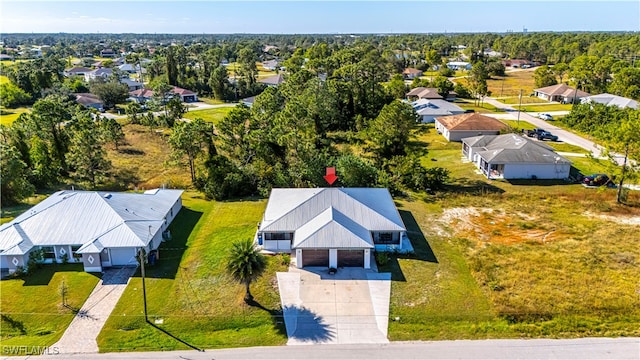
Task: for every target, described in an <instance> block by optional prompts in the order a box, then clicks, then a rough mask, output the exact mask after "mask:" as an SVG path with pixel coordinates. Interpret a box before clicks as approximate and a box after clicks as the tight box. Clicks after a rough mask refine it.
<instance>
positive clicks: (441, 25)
mask: <svg viewBox="0 0 640 360" xmlns="http://www.w3.org/2000/svg"><path fill="white" fill-rule="evenodd" d="M523 28H527V29H528V30H529V31H640V1H637V0H631V1H588V0H581V1H578V0H573V1H520V0H512V1H456V0H449V1H428V0H424V1H309V0H307V1H284V2H276V1H211V0H209V1H180V2H178V1H118V0H116V1H110V2H103V1H102V2H101V1H91V0H84V1H67V2H60V1H45V0H42V1H15V0H9V1H8V0H0V32H1V33H12V32H28V33H31V32H34V33H39V32H69V33H72V32H76V33H87V32H90V33H96V32H101V33H208V34H212V33H276V34H282V33H285V34H292V33H293V34H295V33H442V32H505V31H507V30H513V31H516V32H519V31H522V29H523Z"/></svg>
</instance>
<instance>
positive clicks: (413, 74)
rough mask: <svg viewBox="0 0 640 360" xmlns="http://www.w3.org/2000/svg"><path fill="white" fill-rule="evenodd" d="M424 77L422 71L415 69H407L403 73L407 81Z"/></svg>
mask: <svg viewBox="0 0 640 360" xmlns="http://www.w3.org/2000/svg"><path fill="white" fill-rule="evenodd" d="M420 76H422V71H421V70H418V69H414V68H406V69H404V70H403V71H402V77H404V78H405V79H407V80H413V79H415V78H417V77H420Z"/></svg>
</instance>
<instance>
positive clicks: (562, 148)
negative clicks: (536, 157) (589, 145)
mask: <svg viewBox="0 0 640 360" xmlns="http://www.w3.org/2000/svg"><path fill="white" fill-rule="evenodd" d="M545 144H547V145H549V146H551V147H552V148H554V150H555V151H559V152H567V153H578V154H588V153H589V152H588V151H587V150H585V149H583V148H581V147H580V146H576V145H573V144H568V143H565V142H556V141H545Z"/></svg>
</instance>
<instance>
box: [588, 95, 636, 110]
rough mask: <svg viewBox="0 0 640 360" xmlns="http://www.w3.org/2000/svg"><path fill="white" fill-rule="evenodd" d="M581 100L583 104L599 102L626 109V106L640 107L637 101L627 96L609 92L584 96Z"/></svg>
mask: <svg viewBox="0 0 640 360" xmlns="http://www.w3.org/2000/svg"><path fill="white" fill-rule="evenodd" d="M581 102H582V103H583V104H586V103H597V104H604V105H607V106H617V107H619V108H621V109H625V108H631V109H638V102H637V101H635V100H633V99H629V98H626V97H622V96H618V95H613V94H607V93H604V94H598V95H591V96H587V97H585V98H582V99H581Z"/></svg>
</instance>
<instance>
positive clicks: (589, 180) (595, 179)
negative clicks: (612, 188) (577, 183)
mask: <svg viewBox="0 0 640 360" xmlns="http://www.w3.org/2000/svg"><path fill="white" fill-rule="evenodd" d="M582 183H583V184H584V185H587V186H603V185H613V184H612V183H611V179H609V176H607V175H606V174H593V175H589V176H585V177H584V178H583V179H582Z"/></svg>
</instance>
